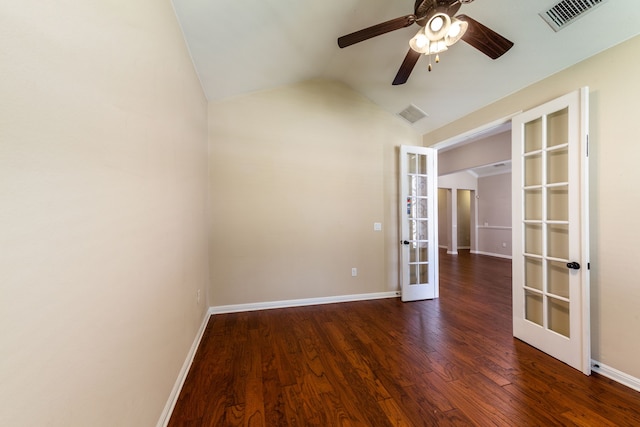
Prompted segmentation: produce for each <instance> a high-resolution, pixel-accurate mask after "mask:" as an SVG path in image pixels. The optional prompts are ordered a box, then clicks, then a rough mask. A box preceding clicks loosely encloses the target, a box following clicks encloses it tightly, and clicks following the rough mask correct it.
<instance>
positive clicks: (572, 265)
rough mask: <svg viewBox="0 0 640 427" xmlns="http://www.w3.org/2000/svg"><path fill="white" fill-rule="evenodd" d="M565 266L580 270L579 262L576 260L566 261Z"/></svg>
mask: <svg viewBox="0 0 640 427" xmlns="http://www.w3.org/2000/svg"><path fill="white" fill-rule="evenodd" d="M567 268H571V269H573V270H580V264H578V263H577V262H568V263H567Z"/></svg>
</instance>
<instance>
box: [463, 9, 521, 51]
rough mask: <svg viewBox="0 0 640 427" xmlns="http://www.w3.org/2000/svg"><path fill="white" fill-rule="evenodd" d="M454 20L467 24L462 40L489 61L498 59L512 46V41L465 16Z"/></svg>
mask: <svg viewBox="0 0 640 427" xmlns="http://www.w3.org/2000/svg"><path fill="white" fill-rule="evenodd" d="M456 18H458V19H460V20H461V21H466V22H468V23H469V28H467V32H466V33H464V35H463V36H462V40H464V41H465V42H467V43H469V44H470V45H471V46H473V47H475V48H476V49H478V50H479V51H480V52H482V53H484V54H485V55H487V56H488V57H489V58H491V59H498V58H500V57H501V56H502V55H504V54H505V53H506V52H507V51H508V50H509V49H511V47H512V46H513V42H512V41H510V40H507V39H506V38H504V37H502V36H501V35H500V34H498V33H496V32H495V31H493V30H492V29H490V28H487V27H485V26H484V25H482V24H481V23H479V22H478V21H476V20H475V19H473V18H469V17H468V16H467V15H458V16H456Z"/></svg>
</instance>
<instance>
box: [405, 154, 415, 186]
mask: <svg viewBox="0 0 640 427" xmlns="http://www.w3.org/2000/svg"><path fill="white" fill-rule="evenodd" d="M416 172H417V167H416V155H415V154H412V153H407V173H416ZM409 188H411V187H409Z"/></svg>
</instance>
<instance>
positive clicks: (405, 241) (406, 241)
mask: <svg viewBox="0 0 640 427" xmlns="http://www.w3.org/2000/svg"><path fill="white" fill-rule="evenodd" d="M409 243H411V242H409V241H408V240H403V241H402V244H403V245H408V244H409Z"/></svg>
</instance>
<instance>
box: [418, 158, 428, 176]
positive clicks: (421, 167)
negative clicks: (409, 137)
mask: <svg viewBox="0 0 640 427" xmlns="http://www.w3.org/2000/svg"><path fill="white" fill-rule="evenodd" d="M417 156H418V173H419V174H422V175H426V174H427V156H426V154H418V155H417Z"/></svg>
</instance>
